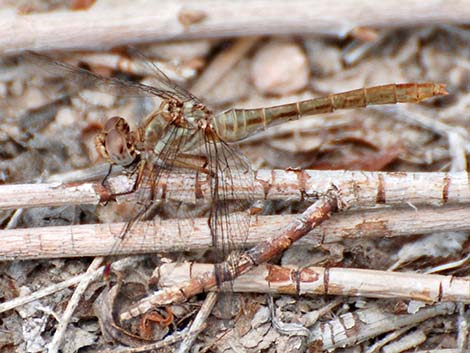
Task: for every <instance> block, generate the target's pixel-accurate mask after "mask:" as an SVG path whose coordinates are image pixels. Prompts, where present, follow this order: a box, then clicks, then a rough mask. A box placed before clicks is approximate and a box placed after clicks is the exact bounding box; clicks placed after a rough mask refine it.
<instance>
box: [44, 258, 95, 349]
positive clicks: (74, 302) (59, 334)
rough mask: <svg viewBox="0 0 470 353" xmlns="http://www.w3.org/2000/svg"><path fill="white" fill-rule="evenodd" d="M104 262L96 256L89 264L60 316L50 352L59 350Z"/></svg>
mask: <svg viewBox="0 0 470 353" xmlns="http://www.w3.org/2000/svg"><path fill="white" fill-rule="evenodd" d="M102 263H103V258H102V257H96V258H95V259H94V260H93V262H92V263H91V264H90V266H88V269H87V272H86V275H85V277H83V278H82V280H81V281H80V283H78V285H77V287H76V288H75V290H74V292H73V294H72V297H71V298H70V300H69V302H68V303H67V307H66V308H65V310H64V312H63V314H62V316H61V317H60V321H59V324H58V325H57V327H56V331H55V333H54V336H53V337H52V341H51V342H50V343H49V346H48V352H49V353H55V352H58V351H59V348H60V346H61V345H62V343H63V341H64V338H65V331H66V330H67V326H68V325H69V323H70V320H71V319H72V315H73V313H74V312H75V310H76V309H77V307H78V304H79V303H80V301H81V300H82V297H83V294H84V293H85V291H86V289H87V288H88V286H89V285H90V283H91V282H92V281H93V274H94V273H96V271H97V270H98V269H99V268H100V267H101V264H102Z"/></svg>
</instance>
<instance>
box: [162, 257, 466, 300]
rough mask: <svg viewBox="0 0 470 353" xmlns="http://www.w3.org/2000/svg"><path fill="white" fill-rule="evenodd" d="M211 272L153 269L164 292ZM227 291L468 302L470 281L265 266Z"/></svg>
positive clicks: (188, 267) (191, 266) (205, 267)
mask: <svg viewBox="0 0 470 353" xmlns="http://www.w3.org/2000/svg"><path fill="white" fill-rule="evenodd" d="M213 267H214V265H212V264H196V263H189V262H185V263H167V264H162V265H161V266H160V267H159V268H157V269H156V270H155V272H154V276H153V277H154V278H156V279H159V284H160V286H162V288H167V287H172V286H177V285H179V284H182V283H185V282H187V281H190V280H191V279H193V278H194V277H196V276H199V275H201V274H203V273H205V272H208V271H211V270H212V269H213ZM154 280H155V279H154ZM230 288H233V290H234V291H236V292H256V293H282V294H289V295H305V294H314V295H346V296H362V297H368V298H390V299H397V298H402V299H412V300H420V301H424V302H428V303H436V302H445V301H452V302H462V303H470V281H469V280H468V279H467V278H458V277H455V276H441V275H430V274H423V273H411V272H390V271H378V270H364V269H357V268H323V267H316V266H310V267H302V268H296V267H281V266H276V265H270V264H263V265H260V266H258V267H256V268H254V269H253V270H252V271H250V272H249V273H247V274H244V275H241V276H240V277H238V278H237V279H236V280H235V281H234V282H233V286H231V287H230ZM214 290H218V289H217V288H215V289H214Z"/></svg>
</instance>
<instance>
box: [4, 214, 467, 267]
mask: <svg viewBox="0 0 470 353" xmlns="http://www.w3.org/2000/svg"><path fill="white" fill-rule="evenodd" d="M293 218H295V216H293V215H282V216H257V217H252V220H251V224H250V230H249V235H248V237H247V238H246V239H245V238H243V239H242V238H236V239H233V245H234V246H237V247H239V248H242V247H245V248H249V247H252V246H255V245H256V244H259V243H260V242H262V241H269V240H270V239H272V237H273V235H275V234H276V233H277V232H278V230H279V229H282V228H284V227H285V226H287V224H288V223H289V222H290V221H292V219H293ZM469 219H470V209H469V208H468V207H465V206H445V207H441V208H433V207H420V208H419V209H417V210H412V209H410V208H409V207H405V208H399V209H376V210H367V211H363V210H358V211H349V212H343V213H340V214H338V215H337V217H335V219H334V221H326V222H324V223H322V224H321V225H320V226H319V227H318V228H316V229H314V230H312V231H311V232H310V234H309V236H308V237H305V238H304V239H301V240H300V241H299V242H298V243H296V244H294V245H293V246H297V245H298V246H303V245H310V246H314V245H317V244H320V243H332V242H337V241H341V240H342V239H361V238H385V237H398V236H409V235H417V234H429V233H432V232H436V230H439V232H446V231H468V230H470V222H469V221H468V220H469ZM124 225H125V224H124V223H115V224H88V225H75V226H56V227H41V228H26V229H9V230H0V238H1V239H2V242H1V243H0V261H5V260H25V259H44V258H58V257H81V256H108V255H109V254H110V252H111V249H112V248H113V245H114V243H115V241H116V237H117V236H118V235H119V234H120V232H121V231H122V230H123V229H124ZM211 246H212V239H211V236H210V230H209V227H208V224H207V219H206V218H198V219H194V220H162V221H152V222H145V223H139V224H136V225H134V227H133V228H132V230H131V232H129V233H128V234H127V235H126V238H125V240H124V241H123V243H122V244H121V245H120V246H119V247H117V248H116V249H114V250H113V254H115V255H128V254H132V255H136V254H143V253H165V252H166V253H168V252H180V251H191V250H200V249H208V248H210V247H211Z"/></svg>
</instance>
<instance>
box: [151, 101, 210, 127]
mask: <svg viewBox="0 0 470 353" xmlns="http://www.w3.org/2000/svg"><path fill="white" fill-rule="evenodd" d="M159 114H160V116H161V117H162V118H163V119H164V120H165V121H166V122H167V123H171V124H173V125H174V126H177V127H181V128H183V129H188V130H192V129H201V128H205V127H206V126H207V125H208V123H209V120H210V119H211V117H212V116H213V114H212V112H211V111H210V110H209V109H208V108H207V107H206V106H205V105H203V104H201V103H196V102H193V101H185V102H182V101H177V100H167V101H163V102H162V104H161V105H160V108H159Z"/></svg>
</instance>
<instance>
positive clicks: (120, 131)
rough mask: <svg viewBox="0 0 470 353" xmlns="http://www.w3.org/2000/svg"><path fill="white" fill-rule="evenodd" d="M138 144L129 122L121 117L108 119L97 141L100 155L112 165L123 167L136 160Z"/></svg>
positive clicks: (96, 144)
mask: <svg viewBox="0 0 470 353" xmlns="http://www.w3.org/2000/svg"><path fill="white" fill-rule="evenodd" d="M136 143H137V141H136V135H135V133H134V132H132V131H131V130H130V127H129V124H128V123H127V121H126V120H125V119H124V118H121V117H119V116H114V117H112V118H110V119H108V121H106V123H105V124H104V127H103V130H102V131H101V132H100V133H99V134H98V135H97V136H96V139H95V146H96V150H97V151H98V153H99V154H100V155H101V156H102V157H103V158H104V159H106V160H107V161H109V162H110V163H112V164H119V165H121V166H123V167H126V166H128V165H130V164H132V163H133V162H134V161H135V160H136V158H137V156H138V151H137V149H136Z"/></svg>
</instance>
